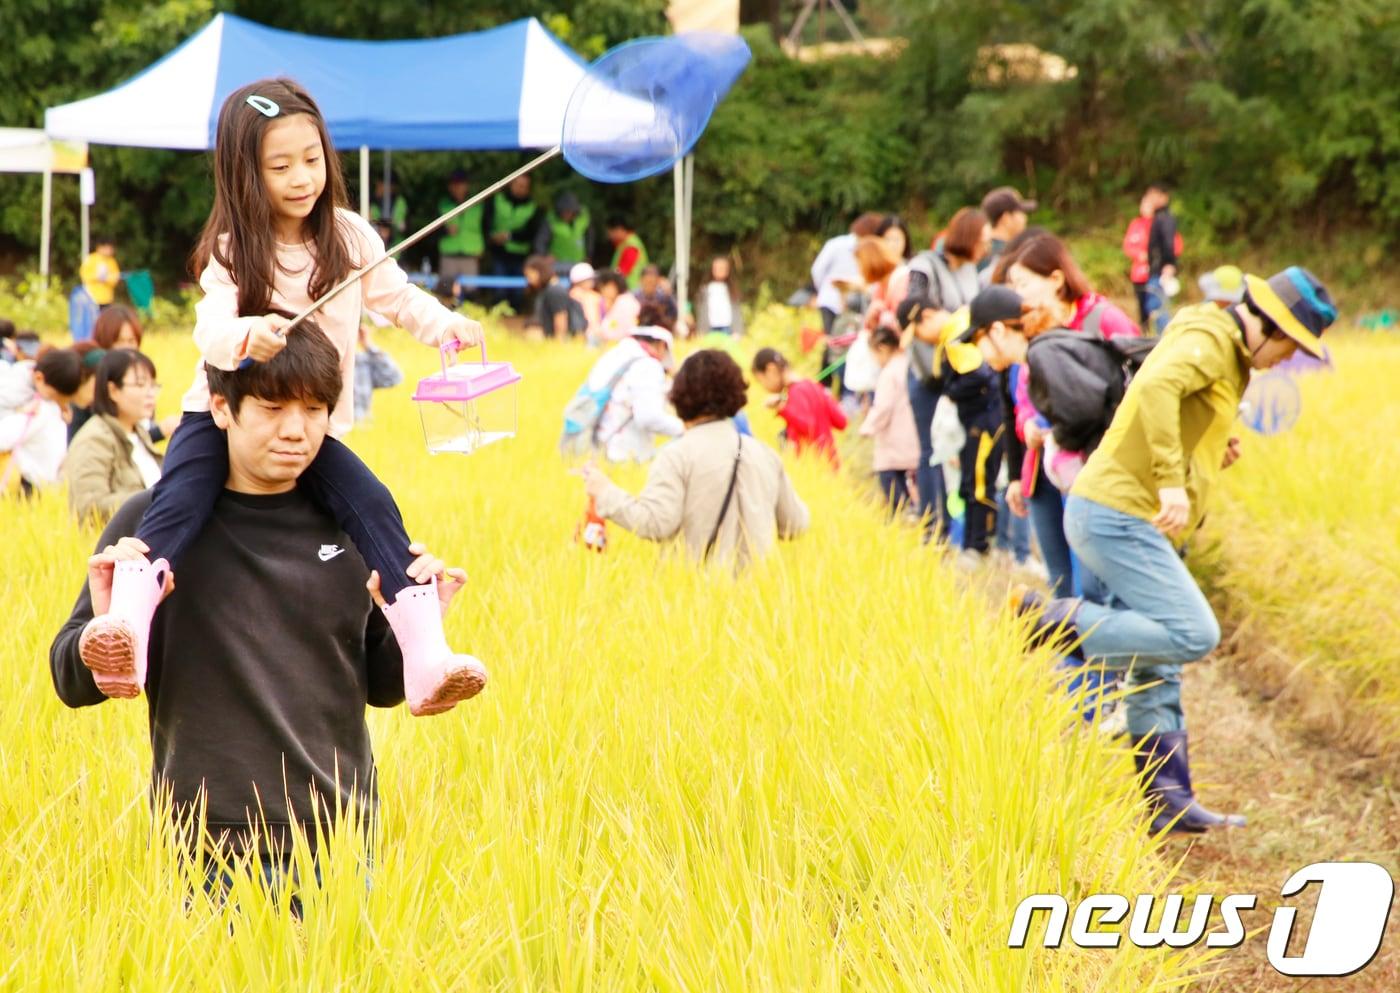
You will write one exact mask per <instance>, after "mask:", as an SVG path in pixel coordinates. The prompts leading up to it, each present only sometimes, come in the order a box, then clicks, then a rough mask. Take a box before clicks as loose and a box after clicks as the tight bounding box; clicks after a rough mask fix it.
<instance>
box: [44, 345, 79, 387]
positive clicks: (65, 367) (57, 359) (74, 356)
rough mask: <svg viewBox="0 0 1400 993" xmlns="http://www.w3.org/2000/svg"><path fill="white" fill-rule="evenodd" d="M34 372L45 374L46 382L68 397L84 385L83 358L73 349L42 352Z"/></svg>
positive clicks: (53, 349) (52, 349)
mask: <svg viewBox="0 0 1400 993" xmlns="http://www.w3.org/2000/svg"><path fill="white" fill-rule="evenodd" d="M34 371H35V372H39V373H43V375H44V382H45V383H47V384H49V386H51V387H53V388H54V389H55V390H57V391H58V392H59V393H62V394H63V395H64V396H67V397H71V396H72V395H73V394H74V393H77V392H78V389H79V387H81V386H82V385H83V357H82V356H81V355H79V354H78V353H77V352H75V351H73V349H71V348H50V349H48V350H47V351H44V352H41V353H40V355H39V357H38V358H37V359H35V360H34Z"/></svg>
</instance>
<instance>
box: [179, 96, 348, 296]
mask: <svg viewBox="0 0 1400 993" xmlns="http://www.w3.org/2000/svg"><path fill="white" fill-rule="evenodd" d="M253 95H256V96H260V97H264V98H266V99H268V100H271V101H272V102H273V103H275V104H276V105H277V107H278V109H279V111H278V113H277V115H276V116H275V117H268V116H267V115H265V114H263V113H262V112H261V111H259V110H258V109H257V108H255V107H252V106H249V104H248V97H249V96H253ZM292 114H305V115H307V116H308V117H309V118H311V121H312V123H313V124H315V126H316V131H317V132H318V133H319V134H320V136H321V154H322V156H323V158H324V161H325V163H326V186H325V189H324V190H323V191H322V192H321V195H320V197H318V198H317V200H316V203H315V205H314V206H313V207H312V208H311V213H310V215H309V216H308V217H307V218H306V220H305V221H304V222H303V230H304V232H305V234H306V236H307V240H308V241H310V242H312V243H313V244H314V246H315V258H316V261H315V263H314V265H313V267H312V270H311V275H310V279H309V284H308V286H307V293H308V294H309V295H310V296H311V297H312V298H313V299H314V298H316V297H319V296H320V295H321V294H322V293H324V292H326V291H327V290H329V289H330V288H331V287H332V286H334V285H335V284H336V283H338V282H340V281H341V280H342V279H344V278H345V277H346V276H348V275H349V274H350V270H351V268H352V267H354V266H358V265H362V264H364V261H367V260H352V259H351V258H350V249H349V246H348V243H347V238H346V234H345V232H342V231H341V230H340V223H341V222H340V221H339V220H338V219H337V217H336V208H337V207H339V206H342V205H344V204H345V202H346V197H345V179H344V177H343V176H341V173H340V160H339V159H338V158H337V157H336V154H335V148H334V146H332V145H331V136H330V134H328V133H327V131H326V122H325V119H324V118H323V117H322V116H321V109H320V108H319V107H317V106H316V101H315V100H313V99H311V94H309V93H307V92H306V91H305V90H304V89H302V88H301V87H300V86H298V85H297V84H296V83H295V82H293V81H292V80H290V79H286V78H284V77H279V78H277V79H260V80H258V81H257V82H256V83H249V84H248V85H247V86H244V87H242V88H240V89H237V90H235V91H234V92H233V93H231V94H229V97H228V99H227V100H225V101H224V105H223V107H222V108H220V110H219V123H218V129H217V131H216V134H215V139H214V162H213V165H214V209H213V210H211V211H210V212H209V220H207V221H205V223H204V231H203V232H202V233H201V234H200V236H199V243H198V244H197V245H196V246H195V249H194V252H193V253H192V254H191V256H190V273H191V275H192V276H193V277H194V278H195V279H199V277H200V275H201V274H202V273H203V272H204V268H205V266H207V265H208V264H209V261H210V260H211V259H212V260H214V261H215V262H218V263H219V264H220V265H221V266H223V267H224V268H225V269H227V270H228V272H229V276H230V277H231V278H232V279H233V282H234V284H235V285H236V286H237V287H238V312H239V313H240V314H242V315H245V316H246V315H254V314H266V313H268V312H269V311H270V310H271V309H272V286H273V280H274V278H275V276H276V272H277V264H278V263H277V244H276V234H275V230H274V224H273V210H272V198H271V197H270V196H269V195H268V192H267V188H266V187H265V186H264V185H263V179H262V139H263V134H264V133H265V132H266V131H267V129H268V127H269V126H270V125H271V124H272V123H273V122H275V121H279V120H281V119H282V118H284V117H288V116H290V115H292Z"/></svg>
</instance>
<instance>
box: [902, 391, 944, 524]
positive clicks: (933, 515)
mask: <svg viewBox="0 0 1400 993" xmlns="http://www.w3.org/2000/svg"><path fill="white" fill-rule="evenodd" d="M940 395H941V391H940V390H938V389H928V388H927V387H925V386H924V384H923V383H921V382H920V381H919V377H918V376H917V375H916V374H915V373H914V371H913V370H912V369H911V370H910V371H909V406H910V407H912V408H913V409H914V427H915V428H916V429H917V430H918V432H919V466H918V468H917V469H916V470H915V471H914V477H915V479H914V481H915V483H916V484H917V486H918V487H919V518H920V519H921V520H922V521H923V522H924V533H925V535H930V534H933V533H934V530H935V528H936V529H937V533H939V534H942V535H947V534H948V533H949V532H950V531H951V529H952V521H951V520H949V518H948V488H947V486H946V484H945V483H944V482H943V467H942V466H941V465H938V466H935V465H929V460H930V459H931V458H933V412H934V410H935V409H936V408H937V407H938V398H939V396H940Z"/></svg>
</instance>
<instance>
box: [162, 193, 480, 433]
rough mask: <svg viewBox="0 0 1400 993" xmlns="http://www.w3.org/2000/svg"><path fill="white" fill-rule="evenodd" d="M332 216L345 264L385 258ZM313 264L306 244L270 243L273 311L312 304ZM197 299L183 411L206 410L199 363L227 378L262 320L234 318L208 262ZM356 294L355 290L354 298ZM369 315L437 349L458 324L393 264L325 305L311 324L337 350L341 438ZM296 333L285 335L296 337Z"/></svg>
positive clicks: (356, 224) (336, 418)
mask: <svg viewBox="0 0 1400 993" xmlns="http://www.w3.org/2000/svg"><path fill="white" fill-rule="evenodd" d="M336 218H337V220H338V221H339V222H340V228H341V230H342V231H343V232H344V234H345V237H346V238H347V239H348V241H349V244H350V258H351V260H352V262H353V263H356V264H357V265H358V266H363V265H367V264H368V263H370V262H371V261H373V260H374V259H377V258H378V257H379V256H380V255H382V254H384V242H383V241H382V240H381V239H380V237H379V235H378V234H376V233H375V231H374V229H373V228H372V227H370V225H369V222H368V221H366V220H365V219H364V218H363V217H361V216H360V215H359V214H356V213H354V212H352V211H349V210H345V209H344V208H339V209H337V210H336ZM313 260H314V256H313V253H312V251H311V249H310V248H309V247H308V246H306V245H284V244H281V243H280V242H279V243H278V245H277V261H278V264H279V265H278V269H277V270H276V273H275V275H274V277H273V287H272V306H273V307H277V308H281V309H283V310H286V311H289V312H291V313H293V314H299V313H301V312H302V311H303V310H304V309H306V308H307V307H308V306H310V305H311V302H312V298H311V296H310V295H309V294H308V292H307V283H308V281H309V279H310V277H311V267H312V262H313ZM199 288H200V289H202V290H203V291H204V299H203V300H201V301H199V303H197V304H195V308H194V312H195V325H194V343H195V345H196V346H198V348H199V354H200V356H201V358H200V361H199V362H198V363H197V364H196V367H195V374H194V383H193V384H192V385H191V386H190V388H189V392H187V393H186V394H185V397H184V400H183V401H182V409H184V410H191V411H201V410H208V409H209V381H208V378H207V377H206V376H205V374H204V363H205V362H208V363H209V364H210V365H212V366H214V367H215V368H216V369H227V370H229V371H230V372H231V371H233V370H235V369H237V368H238V364H239V363H240V362H242V361H243V359H244V357H245V356H244V346H245V345H246V343H247V339H248V327H249V325H250V324H251V323H252V321H253V320H254V319H255V318H257V317H261V316H262V315H261V314H248V315H240V314H239V313H238V287H237V286H235V285H234V282H233V279H232V278H231V277H230V276H229V273H228V270H227V269H225V268H224V267H223V266H221V265H220V264H219V263H218V262H215V261H214V260H213V259H210V260H209V264H208V265H207V266H205V267H204V272H203V273H202V274H201V275H200V277H199ZM357 289H358V291H359V292H356V290H357ZM363 308H368V309H370V310H373V311H374V312H375V313H378V314H381V315H383V316H384V317H386V318H388V319H389V320H390V321H391V322H393V323H394V324H397V325H399V326H400V327H403V328H405V329H406V330H407V331H408V332H409V333H410V334H412V335H413V336H414V337H415V338H417V339H418V340H419V341H421V342H423V344H425V345H431V346H433V347H434V348H436V347H437V346H438V345H439V344H440V343H441V342H442V340H443V336H444V335H445V334H446V332H447V330H448V329H449V328H451V327H452V326H453V325H455V324H456V323H458V322H459V321H461V320H462V318H461V317H460V316H458V315H457V314H454V313H453V312H452V311H450V310H448V309H447V308H446V307H444V306H443V305H442V304H440V303H439V302H438V301H437V298H435V297H434V296H432V294H430V293H425V292H424V291H423V290H420V289H418V287H416V286H414V285H413V284H412V283H410V282H409V281H408V277H407V276H406V275H404V271H403V270H402V269H400V268H399V266H398V263H397V262H392V261H390V262H385V263H384V264H383V265H381V266H379V268H377V269H375V270H374V271H373V272H372V273H370V274H369V275H368V276H366V277H365V278H364V279H362V280H360V282H359V285H358V287H356V286H351V287H349V288H347V289H346V290H345V291H344V292H343V293H341V294H340V295H339V296H338V297H336V298H335V299H334V300H332V301H331V302H330V303H328V304H326V305H325V306H324V307H322V308H321V309H320V310H319V311H317V312H316V313H315V314H314V315H312V319H313V320H315V321H316V323H317V324H319V325H320V327H321V329H322V330H323V331H325V333H326V336H327V337H328V338H330V340H331V343H332V344H334V345H335V347H336V350H337V351H339V352H340V372H341V389H340V399H339V400H338V401H337V402H336V405H335V410H334V411H333V412H332V413H331V423H330V433H331V436H332V437H335V438H340V437H343V436H344V435H346V434H348V433H349V431H350V428H351V427H352V426H353V425H354V422H355V404H354V402H353V398H354V392H355V348H356V344H357V342H358V340H359V332H360V311H361V310H362V309H363ZM298 330H300V329H296V330H293V331H292V334H296V333H298Z"/></svg>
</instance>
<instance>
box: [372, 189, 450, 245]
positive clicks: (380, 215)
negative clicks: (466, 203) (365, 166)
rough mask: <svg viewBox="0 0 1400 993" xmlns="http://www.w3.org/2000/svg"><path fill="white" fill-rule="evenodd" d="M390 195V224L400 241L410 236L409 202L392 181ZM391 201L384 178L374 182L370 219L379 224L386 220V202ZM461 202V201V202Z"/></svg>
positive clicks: (392, 231) (391, 230)
mask: <svg viewBox="0 0 1400 993" xmlns="http://www.w3.org/2000/svg"><path fill="white" fill-rule="evenodd" d="M389 193H390V195H392V197H393V200H392V201H391V203H390V204H389V215H388V218H387V220H388V224H389V230H390V232H391V233H392V234H393V236H394V237H395V238H396V239H398V238H402V237H403V236H404V235H406V234H408V201H407V200H405V199H404V195H403V194H402V193H400V192H399V191H398V184H396V183H394V182H393V181H390V183H389ZM387 199H389V197H387V196H386V195H385V193H384V177H383V176H380V177H379V178H377V179H376V180H375V181H374V199H373V200H372V201H370V205H369V219H370V221H371V222H373V223H375V224H378V223H379V221H380V220H381V219H384V202H385V200H387ZM459 202H460V201H459Z"/></svg>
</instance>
